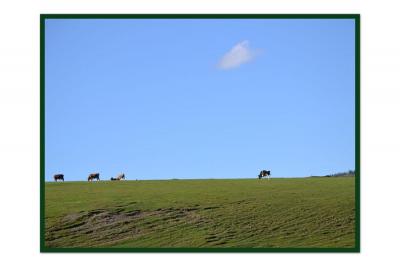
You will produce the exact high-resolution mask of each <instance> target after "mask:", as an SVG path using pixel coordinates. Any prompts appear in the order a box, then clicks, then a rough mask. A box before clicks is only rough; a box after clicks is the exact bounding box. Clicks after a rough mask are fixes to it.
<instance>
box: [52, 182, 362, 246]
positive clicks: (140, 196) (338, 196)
mask: <svg viewBox="0 0 400 266" xmlns="http://www.w3.org/2000/svg"><path fill="white" fill-rule="evenodd" d="M354 191H355V179H354V177H338V178H279V179H271V180H269V181H268V180H257V179H238V180H234V179H229V180H222V179H216V180H166V181H117V182H111V181H101V182H92V183H88V182H65V183H53V182H51V183H50V182H48V183H46V184H45V245H46V247H263V248H271V247H272V248H276V247H284V248H290V247H292V248H293V247H295V248H299V247H302V248H304V247H308V248H310V247H330V248H336V247H340V248H343V247H354V245H355V196H354Z"/></svg>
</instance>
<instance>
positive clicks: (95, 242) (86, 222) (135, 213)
mask: <svg viewBox="0 0 400 266" xmlns="http://www.w3.org/2000/svg"><path fill="white" fill-rule="evenodd" d="M198 210H199V208H193V207H187V208H164V209H163V208H159V209H157V210H126V209H123V208H114V209H109V210H108V209H96V210H90V211H85V212H79V213H73V214H68V215H65V216H63V217H61V218H60V219H59V220H58V221H57V222H56V223H54V224H53V225H51V226H48V227H47V228H46V236H45V240H46V246H48V247H58V246H63V247H80V246H102V245H104V243H107V244H110V243H113V242H118V241H120V240H123V239H126V238H130V239H134V238H137V237H140V236H142V235H146V234H149V233H152V230H153V229H154V228H157V226H158V225H157V223H158V221H159V220H161V221H162V222H163V223H165V224H171V226H176V225H177V224H182V223H191V222H193V221H194V222H196V221H200V222H201V221H202V220H201V219H197V218H199V217H196V216H198V215H194V214H193V213H192V212H195V211H198ZM147 219H155V221H153V222H152V221H146V220H147Z"/></svg>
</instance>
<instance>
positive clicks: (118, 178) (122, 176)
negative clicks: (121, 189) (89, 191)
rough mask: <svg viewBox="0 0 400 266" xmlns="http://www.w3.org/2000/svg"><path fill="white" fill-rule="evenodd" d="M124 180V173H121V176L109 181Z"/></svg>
mask: <svg viewBox="0 0 400 266" xmlns="http://www.w3.org/2000/svg"><path fill="white" fill-rule="evenodd" d="M122 179H123V180H125V174H124V173H122V174H119V175H118V176H117V177H115V178H114V177H111V181H119V180H122Z"/></svg>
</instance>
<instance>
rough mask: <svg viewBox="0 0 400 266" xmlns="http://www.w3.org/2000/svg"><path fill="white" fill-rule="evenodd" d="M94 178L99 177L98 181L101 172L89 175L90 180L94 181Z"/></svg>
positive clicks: (98, 179)
mask: <svg viewBox="0 0 400 266" xmlns="http://www.w3.org/2000/svg"><path fill="white" fill-rule="evenodd" d="M94 179H97V181H100V174H99V173H92V174H90V175H89V177H88V179H87V180H88V181H93V180H94Z"/></svg>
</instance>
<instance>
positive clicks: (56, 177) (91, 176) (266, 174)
mask: <svg viewBox="0 0 400 266" xmlns="http://www.w3.org/2000/svg"><path fill="white" fill-rule="evenodd" d="M270 176H271V171H267V170H261V172H260V174H259V175H258V179H261V178H263V177H267V178H268V180H269V178H270ZM53 177H54V181H55V182H57V181H63V182H64V175H63V174H55V175H54V176H53ZM87 180H88V182H90V181H95V180H97V181H100V173H91V174H89V176H88V179H87ZM110 180H111V181H120V180H125V174H124V173H121V174H119V175H118V176H117V177H111V178H110Z"/></svg>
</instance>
